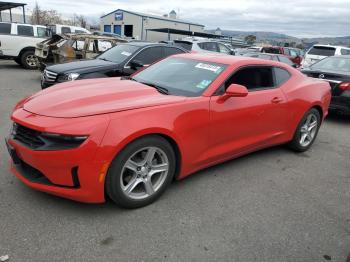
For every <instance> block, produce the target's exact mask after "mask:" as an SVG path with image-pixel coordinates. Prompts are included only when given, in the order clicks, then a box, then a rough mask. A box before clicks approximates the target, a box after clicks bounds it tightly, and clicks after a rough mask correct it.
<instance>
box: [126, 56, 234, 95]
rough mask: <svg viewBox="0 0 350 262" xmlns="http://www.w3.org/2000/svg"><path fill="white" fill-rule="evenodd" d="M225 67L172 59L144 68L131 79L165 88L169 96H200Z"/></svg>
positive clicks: (204, 62) (209, 63)
mask: <svg viewBox="0 0 350 262" xmlns="http://www.w3.org/2000/svg"><path fill="white" fill-rule="evenodd" d="M226 67H227V65H224V64H217V63H211V62H206V61H196V60H191V59H183V58H175V57H174V58H167V59H165V60H162V61H160V62H158V63H156V64H154V65H152V66H150V67H148V68H146V69H145V70H143V71H141V72H140V73H138V74H136V75H135V76H134V77H133V79H134V80H136V81H138V82H142V83H147V84H151V85H155V86H158V87H161V88H163V89H164V88H165V89H167V91H168V94H171V95H180V96H200V95H201V94H202V93H203V92H204V91H205V90H206V89H207V88H208V86H209V85H210V84H211V83H212V82H213V81H214V80H215V79H216V78H217V77H218V76H219V75H220V74H221V72H223V71H224V70H225V68H226Z"/></svg>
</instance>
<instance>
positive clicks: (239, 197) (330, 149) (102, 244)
mask: <svg viewBox="0 0 350 262" xmlns="http://www.w3.org/2000/svg"><path fill="white" fill-rule="evenodd" d="M39 90H40V73H39V72H38V71H27V70H24V69H22V68H21V67H19V66H18V65H17V64H15V63H14V62H12V61H4V60H0V98H1V99H0V113H1V117H0V137H1V138H2V139H1V144H0V156H1V157H0V256H1V255H5V254H8V255H9V256H10V260H9V261H244V262H246V261H267V262H271V261H279V262H281V261H293V262H296V261H307V262H308V261H341V262H344V261H346V260H347V258H348V256H349V253H350V117H342V116H335V115H331V116H330V117H329V118H328V119H327V120H326V121H325V123H324V125H323V126H322V127H321V130H320V133H319V136H318V139H317V140H316V142H315V144H314V145H313V147H312V148H311V150H310V151H308V152H306V153H301V154H296V153H294V152H292V151H289V150H288V149H286V148H285V147H283V146H281V147H275V148H272V149H267V150H263V151H260V152H257V153H254V154H250V155H248V156H245V157H241V158H239V159H236V160H232V161H228V162H226V163H224V164H221V165H218V166H215V167H212V168H208V169H206V170H203V171H201V172H198V173H196V174H194V175H192V176H190V177H188V178H187V179H185V180H183V181H177V182H174V183H173V184H172V185H171V186H170V188H169V189H168V190H167V192H166V193H165V194H164V195H163V196H162V197H161V198H160V199H159V201H157V202H155V203H154V204H152V205H150V206H147V207H145V208H141V209H137V210H124V209H120V208H117V207H116V206H115V205H114V204H113V203H111V202H107V203H106V204H100V205H89V204H81V203H76V202H73V201H69V200H65V199H62V198H58V197H54V196H51V195H47V194H44V193H40V192H37V191H34V190H32V189H30V188H27V187H26V186H24V185H23V184H22V183H21V182H20V181H19V180H17V179H16V178H15V177H14V176H13V175H12V174H11V173H10V172H9V171H8V161H9V156H8V153H7V150H6V147H5V143H4V138H5V136H6V135H7V133H8V130H9V128H10V125H11V122H10V120H9V115H10V112H11V109H12V107H13V106H14V105H15V103H16V102H17V101H18V100H20V99H21V98H24V97H25V96H27V95H29V94H32V93H34V92H36V91H39ZM349 259H350V257H349Z"/></svg>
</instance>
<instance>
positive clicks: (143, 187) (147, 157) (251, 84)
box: [7, 54, 331, 208]
mask: <svg viewBox="0 0 350 262" xmlns="http://www.w3.org/2000/svg"><path fill="white" fill-rule="evenodd" d="M330 98H331V93H330V86H329V84H328V83H326V82H324V81H320V80H316V79H311V78H307V77H306V76H304V75H303V74H301V73H300V72H299V71H297V70H295V69H294V68H292V67H290V66H288V65H285V64H282V63H278V62H274V61H267V60H261V59H254V58H246V57H234V56H224V55H220V54H217V55H215V54H182V55H176V56H172V57H169V58H166V59H164V60H162V61H160V62H158V63H156V64H154V65H152V66H150V67H148V68H147V69H144V70H143V71H141V72H138V73H136V74H135V75H133V76H132V77H131V78H128V79H126V78H124V79H123V78H109V79H90V80H81V81H74V82H67V83H63V84H58V85H56V86H54V87H51V88H48V89H46V90H43V91H41V92H38V93H36V94H34V95H32V96H30V97H28V98H26V99H24V100H22V101H20V102H19V103H18V104H17V105H16V107H15V109H14V111H13V113H12V117H11V119H12V121H13V128H12V131H11V134H10V135H9V137H8V138H7V145H8V149H9V152H10V155H11V157H12V161H11V170H12V172H13V173H14V174H15V175H16V176H17V177H18V178H19V179H20V180H22V181H23V182H24V183H25V184H26V185H28V186H29V187H32V188H34V189H37V190H40V191H44V192H47V193H51V194H54V195H58V196H62V197H65V198H70V199H73V200H77V201H82V202H90V203H100V202H104V201H105V196H108V197H110V198H111V199H112V200H113V201H115V202H116V203H117V204H118V205H120V206H123V207H127V208H135V207H140V206H144V205H147V204H149V203H151V202H153V201H154V200H156V199H157V198H158V197H159V196H160V195H161V194H162V193H163V192H164V191H165V189H166V188H167V186H168V185H169V184H170V182H171V181H172V180H173V179H174V178H176V179H182V178H184V177H186V176H188V175H189V174H191V173H194V172H196V171H198V170H200V169H203V168H205V167H208V166H211V165H215V164H217V163H220V162H223V161H225V160H228V159H232V158H236V157H238V156H241V155H244V154H248V153H250V152H253V151H256V150H259V149H262V148H266V147H271V146H274V145H278V144H285V143H288V144H289V145H290V147H291V148H292V149H294V150H297V151H305V150H307V149H309V148H310V146H311V145H312V143H313V142H314V140H315V138H316V136H317V133H318V130H319V127H320V125H321V123H322V121H323V119H324V118H325V117H326V115H327V113H328V106H329V103H330Z"/></svg>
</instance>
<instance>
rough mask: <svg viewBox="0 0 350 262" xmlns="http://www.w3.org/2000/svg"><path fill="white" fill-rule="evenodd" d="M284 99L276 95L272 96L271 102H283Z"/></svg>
mask: <svg viewBox="0 0 350 262" xmlns="http://www.w3.org/2000/svg"><path fill="white" fill-rule="evenodd" d="M282 101H283V99H282V98H281V97H277V96H276V97H274V98H272V100H271V102H272V103H274V104H278V103H281V102H282Z"/></svg>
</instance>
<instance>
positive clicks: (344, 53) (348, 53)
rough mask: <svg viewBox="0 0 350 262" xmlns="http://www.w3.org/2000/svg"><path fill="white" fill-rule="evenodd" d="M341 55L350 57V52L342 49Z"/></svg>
mask: <svg viewBox="0 0 350 262" xmlns="http://www.w3.org/2000/svg"><path fill="white" fill-rule="evenodd" d="M340 53H341V54H342V55H350V50H347V49H341V50H340Z"/></svg>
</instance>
